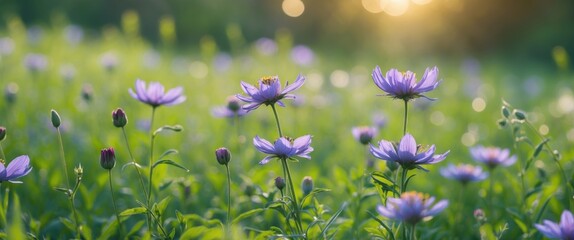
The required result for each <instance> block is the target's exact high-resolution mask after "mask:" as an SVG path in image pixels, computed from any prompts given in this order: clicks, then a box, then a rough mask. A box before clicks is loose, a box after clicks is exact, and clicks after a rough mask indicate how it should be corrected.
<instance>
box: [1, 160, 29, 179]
mask: <svg viewBox="0 0 574 240" xmlns="http://www.w3.org/2000/svg"><path fill="white" fill-rule="evenodd" d="M30 171H32V166H30V158H29V157H28V155H22V156H19V157H17V158H14V160H12V161H11V162H10V164H8V167H4V164H3V163H0V182H4V181H9V182H11V183H22V182H20V181H14V179H16V178H19V177H23V176H26V175H27V174H28V173H30Z"/></svg>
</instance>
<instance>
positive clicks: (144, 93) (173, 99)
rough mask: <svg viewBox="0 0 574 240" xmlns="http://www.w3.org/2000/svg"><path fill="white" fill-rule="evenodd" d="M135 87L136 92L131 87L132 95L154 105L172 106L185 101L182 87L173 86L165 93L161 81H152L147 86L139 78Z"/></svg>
mask: <svg viewBox="0 0 574 240" xmlns="http://www.w3.org/2000/svg"><path fill="white" fill-rule="evenodd" d="M135 89H136V90H135V92H134V91H133V90H132V89H131V88H130V89H129V92H130V95H132V97H133V98H135V99H137V100H139V101H140V102H143V103H145V104H148V105H150V106H152V107H159V106H161V105H165V106H171V105H176V104H180V103H182V102H183V101H185V96H182V95H181V93H182V92H183V88H182V87H176V88H172V89H170V90H169V91H167V93H164V87H163V85H161V84H160V83H158V82H151V83H150V84H149V86H148V87H147V88H146V83H145V82H144V81H142V80H140V79H137V80H136V87H135Z"/></svg>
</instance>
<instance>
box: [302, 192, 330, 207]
mask: <svg viewBox="0 0 574 240" xmlns="http://www.w3.org/2000/svg"><path fill="white" fill-rule="evenodd" d="M330 191H331V189H326V188H315V189H313V191H311V192H310V193H309V194H307V195H305V196H304V197H303V199H302V200H301V204H300V206H299V208H301V209H303V207H304V205H305V202H306V200H307V199H312V198H313V197H314V196H315V195H316V194H318V193H322V192H330Z"/></svg>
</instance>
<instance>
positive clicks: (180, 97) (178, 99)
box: [162, 96, 187, 106]
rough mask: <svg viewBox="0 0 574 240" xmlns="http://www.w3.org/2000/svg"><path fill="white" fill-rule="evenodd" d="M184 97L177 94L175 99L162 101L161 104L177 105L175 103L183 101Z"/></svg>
mask: <svg viewBox="0 0 574 240" xmlns="http://www.w3.org/2000/svg"><path fill="white" fill-rule="evenodd" d="M186 99H187V98H186V97H185V96H179V97H178V98H177V99H175V100H173V101H170V102H165V103H163V101H162V104H163V105H166V106H173V105H177V104H180V103H182V102H185V100H186Z"/></svg>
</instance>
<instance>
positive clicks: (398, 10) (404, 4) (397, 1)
mask: <svg viewBox="0 0 574 240" xmlns="http://www.w3.org/2000/svg"><path fill="white" fill-rule="evenodd" d="M381 8H382V9H383V11H385V13H387V14H389V15H391V16H395V17H398V16H401V15H403V14H405V13H406V12H407V10H408V9H409V1H408V0H381Z"/></svg>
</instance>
